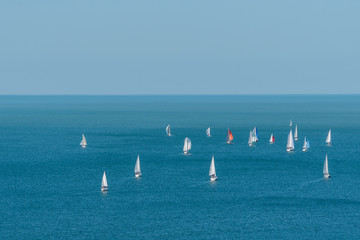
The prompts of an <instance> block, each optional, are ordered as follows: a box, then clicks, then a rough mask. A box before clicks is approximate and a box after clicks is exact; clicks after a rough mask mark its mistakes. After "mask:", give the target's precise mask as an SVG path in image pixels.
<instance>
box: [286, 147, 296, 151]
mask: <svg viewBox="0 0 360 240" xmlns="http://www.w3.org/2000/svg"><path fill="white" fill-rule="evenodd" d="M286 151H288V152H292V151H294V148H287V149H286Z"/></svg>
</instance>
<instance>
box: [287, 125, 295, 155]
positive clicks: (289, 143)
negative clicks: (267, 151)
mask: <svg viewBox="0 0 360 240" xmlns="http://www.w3.org/2000/svg"><path fill="white" fill-rule="evenodd" d="M294 149H295V146H294V138H293V134H292V130H291V129H290V132H289V135H288V139H287V144H286V151H288V152H290V151H294Z"/></svg>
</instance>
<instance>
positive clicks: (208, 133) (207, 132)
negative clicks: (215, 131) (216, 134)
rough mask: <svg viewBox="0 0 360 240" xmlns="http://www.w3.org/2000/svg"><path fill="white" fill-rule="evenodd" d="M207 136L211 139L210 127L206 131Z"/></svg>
mask: <svg viewBox="0 0 360 240" xmlns="http://www.w3.org/2000/svg"><path fill="white" fill-rule="evenodd" d="M206 136H208V137H211V134H210V127H208V129H206Z"/></svg>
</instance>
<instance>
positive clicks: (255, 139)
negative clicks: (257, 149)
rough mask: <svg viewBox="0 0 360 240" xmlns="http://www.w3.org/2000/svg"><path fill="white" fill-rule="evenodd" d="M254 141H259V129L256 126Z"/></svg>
mask: <svg viewBox="0 0 360 240" xmlns="http://www.w3.org/2000/svg"><path fill="white" fill-rule="evenodd" d="M253 137H254V138H253V141H254V142H258V141H259V135H258V130H257V128H256V127H254V130H253Z"/></svg>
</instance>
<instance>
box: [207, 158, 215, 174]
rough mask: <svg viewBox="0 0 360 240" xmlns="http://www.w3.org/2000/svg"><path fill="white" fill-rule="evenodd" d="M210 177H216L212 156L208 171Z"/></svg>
mask: <svg viewBox="0 0 360 240" xmlns="http://www.w3.org/2000/svg"><path fill="white" fill-rule="evenodd" d="M212 175H215V176H216V172H215V161H214V156H213V157H212V159H211V163H210V169H209V176H212Z"/></svg>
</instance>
